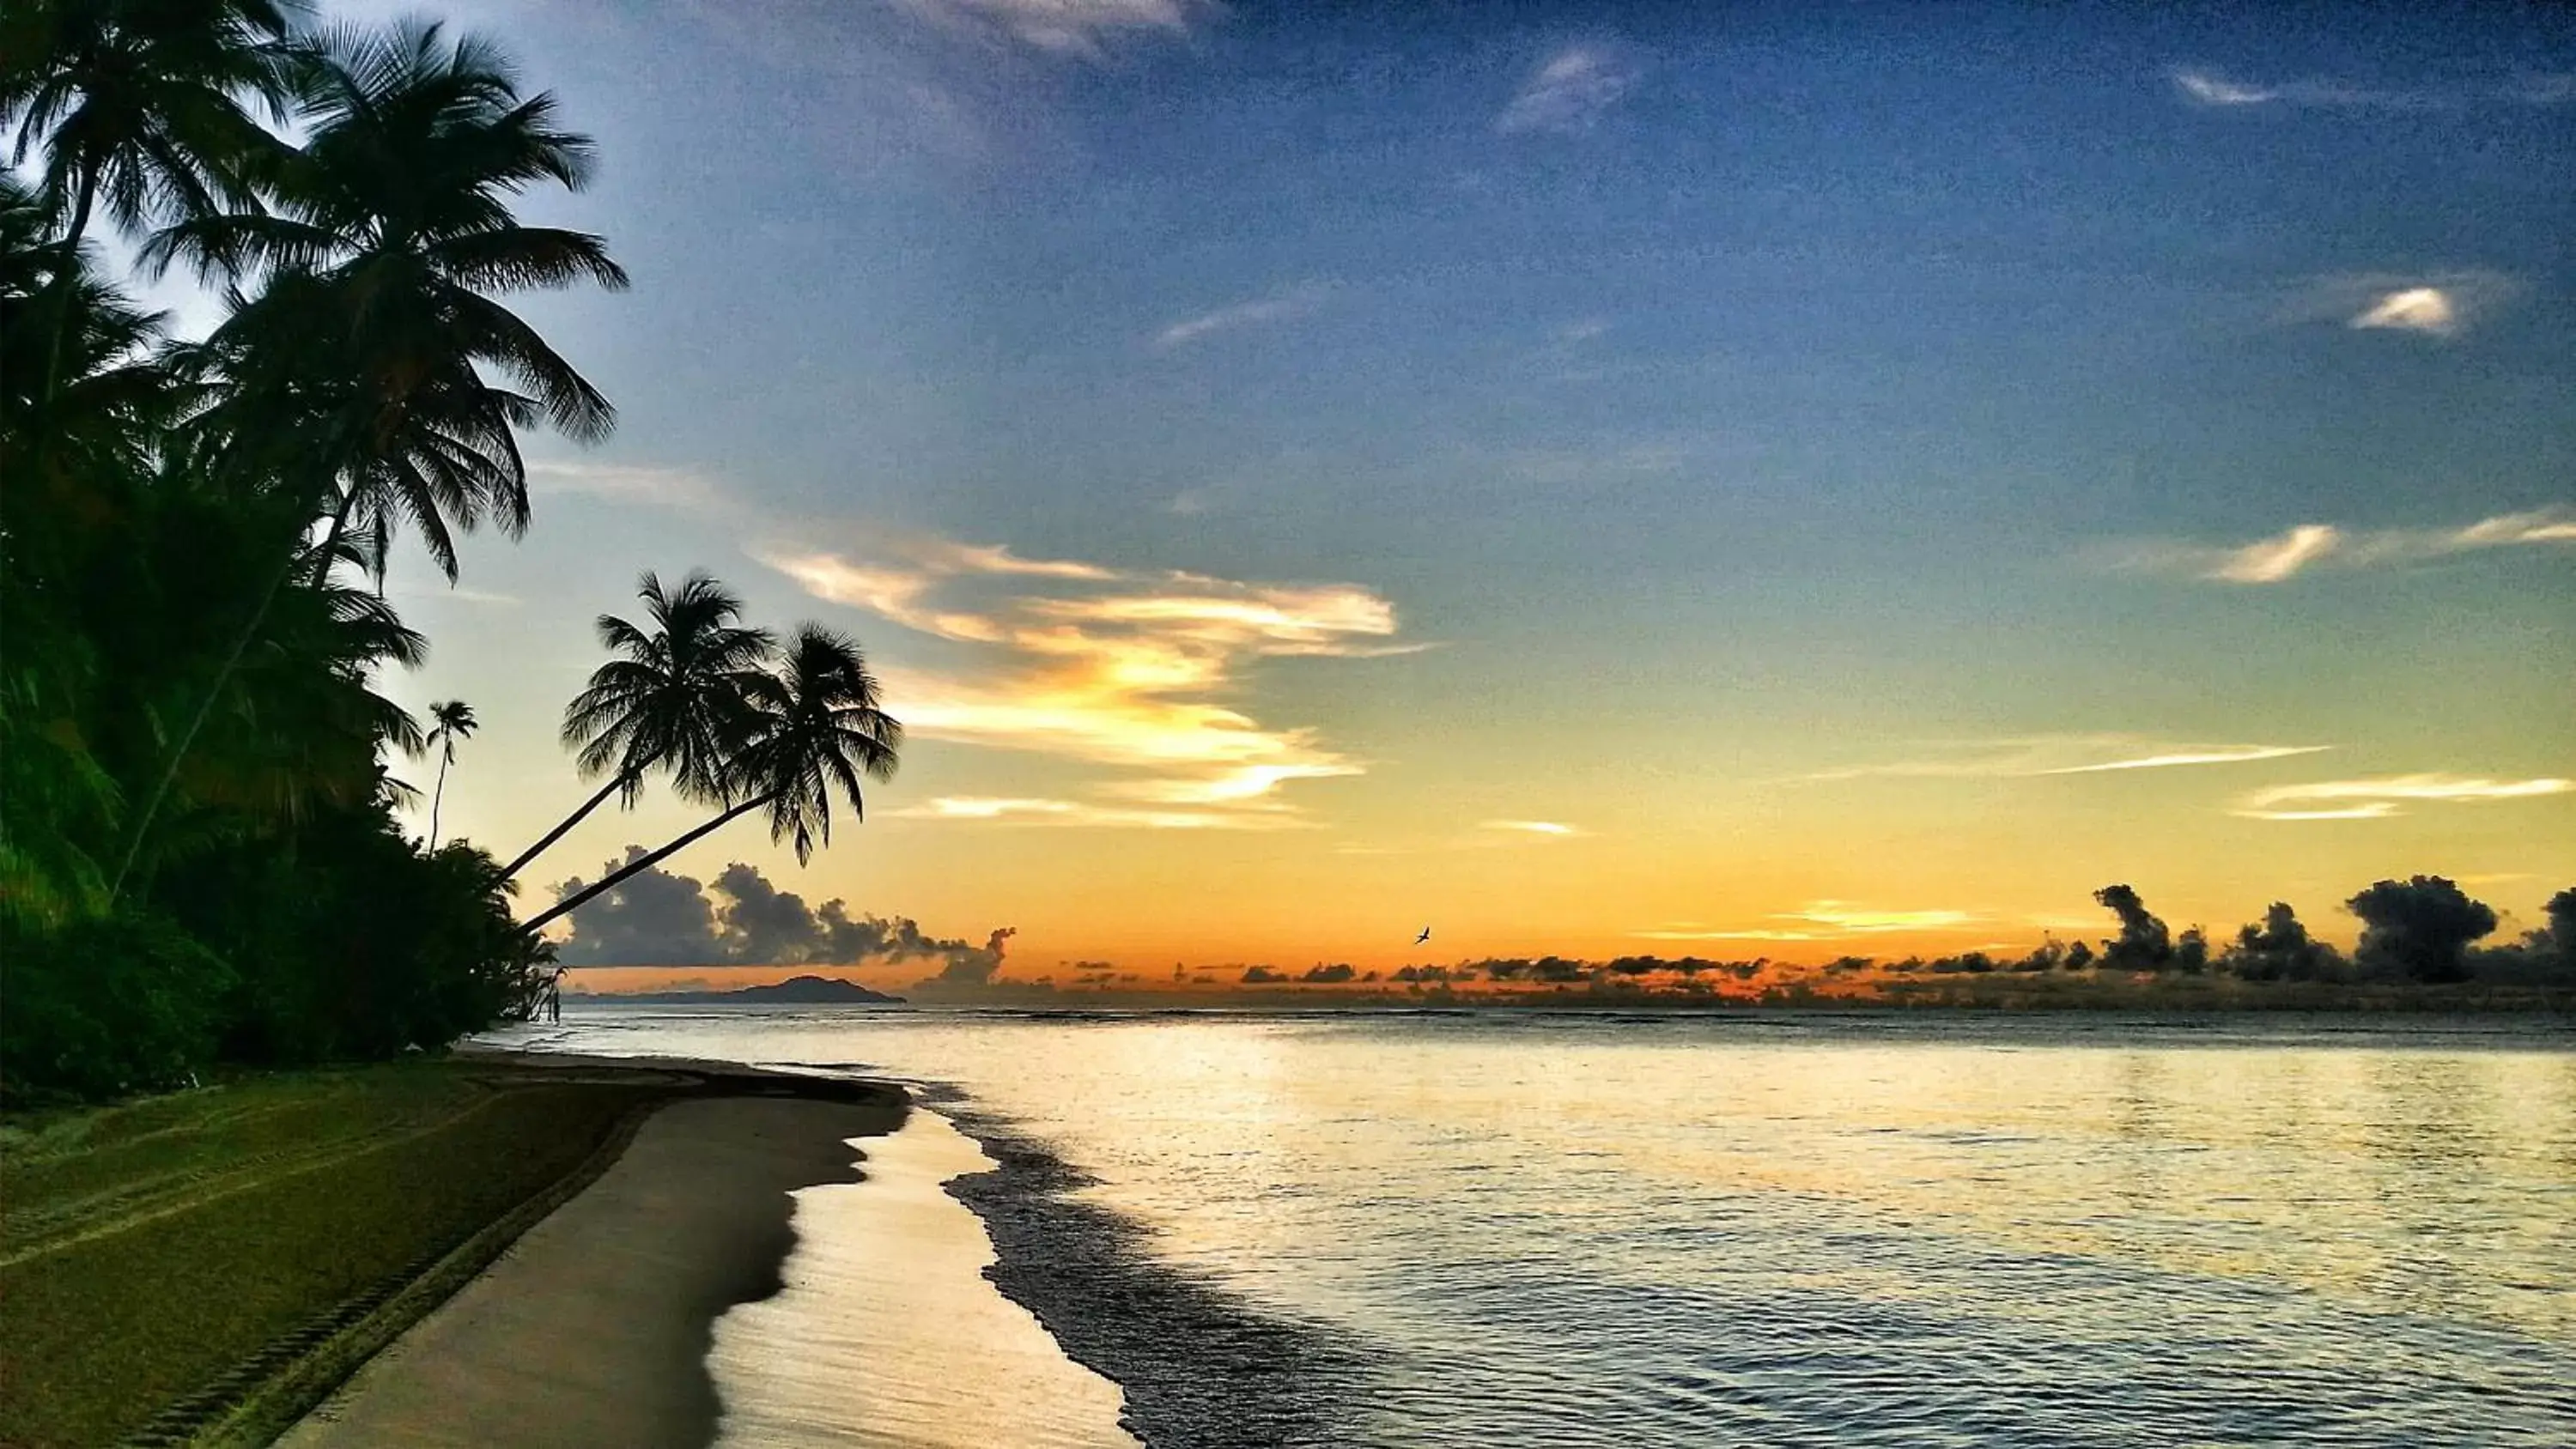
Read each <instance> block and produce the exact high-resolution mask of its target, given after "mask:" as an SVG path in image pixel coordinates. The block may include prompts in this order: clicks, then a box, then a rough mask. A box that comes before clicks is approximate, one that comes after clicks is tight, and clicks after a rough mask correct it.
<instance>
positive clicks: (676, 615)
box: [501, 571, 778, 881]
mask: <svg viewBox="0 0 2576 1449" xmlns="http://www.w3.org/2000/svg"><path fill="white" fill-rule="evenodd" d="M635 592H636V596H637V597H638V598H641V599H642V600H643V601H644V610H645V617H646V626H644V627H639V626H637V625H634V624H630V623H628V622H627V621H626V620H624V619H621V618H619V617H617V616H616V615H614V614H602V615H600V616H599V642H600V644H601V645H602V646H603V647H605V648H607V649H610V650H612V651H614V652H615V653H616V654H617V655H618V656H619V657H617V658H613V659H611V660H609V661H608V662H607V663H605V664H602V665H601V666H599V667H598V668H597V669H595V670H592V671H591V675H590V683H589V685H588V686H587V687H585V688H584V689H583V690H582V692H581V693H579V694H577V695H575V696H573V701H572V703H571V704H570V705H568V706H566V707H565V709H564V723H563V741H564V744H565V745H567V746H569V747H571V748H574V749H578V750H579V751H580V754H579V756H578V757H577V758H578V760H579V763H580V766H581V772H582V775H583V776H584V777H585V778H596V777H598V776H600V775H606V776H607V777H608V781H607V783H606V784H604V785H602V786H600V787H599V790H598V792H597V793H595V794H593V795H592V796H591V797H590V798H589V799H587V800H584V801H583V802H582V803H581V805H580V807H579V808H577V809H575V810H574V811H573V812H572V814H570V815H568V816H565V817H564V820H563V823H562V824H560V825H557V826H556V827H555V828H554V829H552V830H549V831H547V832H546V834H545V837H544V838H543V839H541V840H539V841H538V842H537V843H536V844H534V845H531V846H529V847H528V848H527V849H526V850H525V851H522V852H521V853H520V855H519V858H518V859H516V860H513V861H511V862H510V863H509V864H508V865H507V866H504V867H503V868H502V870H501V879H503V880H505V881H506V880H509V879H511V878H513V877H515V876H516V875H518V873H519V872H520V871H521V870H522V869H524V868H525V867H526V866H527V864H528V862H530V861H532V860H534V859H536V858H537V857H538V856H540V855H542V854H544V853H545V851H546V849H547V848H548V847H550V846H552V845H553V844H554V843H555V842H556V841H558V840H561V839H563V837H564V833H565V832H566V831H569V830H571V829H572V828H573V827H574V826H576V825H579V824H580V823H581V822H582V821H583V819H584V818H586V817H587V816H589V814H590V813H591V812H592V811H594V810H596V809H598V808H599V807H600V806H601V805H603V804H606V803H607V801H608V797H609V796H611V795H617V796H620V797H622V798H623V801H624V803H625V804H626V805H627V806H628V807H629V808H632V807H633V805H634V803H635V800H636V797H637V796H639V795H641V794H642V793H643V790H644V777H645V776H646V775H647V774H649V773H651V772H652V771H654V770H657V769H658V770H665V771H668V772H669V773H670V776H671V782H672V784H673V785H674V786H675V787H676V788H677V789H678V790H679V792H680V796H681V798H682V799H685V800H689V801H691V802H693V803H698V804H715V803H717V802H720V801H722V800H723V799H724V797H725V780H726V775H725V769H726V762H727V761H729V760H730V759H731V758H732V757H733V754H734V752H735V750H736V749H738V748H739V747H740V745H741V742H742V740H743V739H744V738H745V737H746V735H747V734H748V731H749V729H750V722H751V718H752V709H751V705H750V697H751V694H752V692H753V691H754V690H755V689H757V688H758V687H759V686H760V682H761V681H762V680H764V679H766V678H767V677H768V676H767V674H766V673H765V672H764V671H765V669H766V667H767V666H768V664H769V663H770V661H771V659H772V658H773V657H774V656H775V655H776V653H777V650H778V640H777V639H776V637H774V636H773V635H771V634H770V632H769V631H768V630H766V629H752V628H745V627H743V626H742V625H740V624H737V623H735V622H734V621H735V620H737V619H739V618H741V617H742V599H741V598H740V597H739V596H738V595H736V594H735V593H734V592H733V591H732V590H730V589H728V588H726V587H725V586H724V585H722V584H720V583H717V582H716V581H715V580H714V579H713V578H711V577H709V576H708V575H706V574H705V573H702V572H697V571H692V572H691V573H689V575H688V576H687V577H685V578H683V579H681V580H680V585H679V587H678V588H676V589H665V588H663V586H662V580H661V579H660V577H659V576H657V575H655V574H652V573H647V574H645V575H644V578H643V581H642V582H641V583H640V584H639V585H638V586H637V588H636V591H635Z"/></svg>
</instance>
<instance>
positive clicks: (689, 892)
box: [555, 845, 1012, 984]
mask: <svg viewBox="0 0 2576 1449" xmlns="http://www.w3.org/2000/svg"><path fill="white" fill-rule="evenodd" d="M644 854H645V851H644V848H643V847H642V846H640V845H630V846H628V847H627V848H626V858H625V860H623V861H609V862H607V863H605V864H604V865H602V866H601V867H600V873H601V874H603V875H605V874H607V873H609V872H611V871H614V870H617V869H619V868H620V867H621V866H623V865H626V864H630V863H632V862H634V861H636V860H638V859H640V858H641V857H642V856H643V855H644ZM583 884H584V883H583V881H582V880H581V879H580V878H579V877H575V878H573V879H571V880H568V881H565V882H564V883H563V884H561V885H559V886H557V887H555V898H556V899H557V900H561V899H563V898H564V897H566V896H569V895H572V894H574V893H575V892H577V891H579V890H581V889H582V887H583ZM570 921H571V925H572V934H571V935H570V936H568V937H566V938H565V939H564V940H563V941H561V942H560V943H558V944H557V946H556V951H555V954H556V959H557V960H559V961H561V962H562V963H563V964H565V965H567V966H807V965H811V966H856V965H864V964H871V963H883V962H900V961H935V962H938V963H940V969H939V972H938V975H937V976H936V977H934V978H933V979H935V980H943V981H950V982H960V981H962V982H967V983H970V984H972V983H980V982H983V981H985V980H988V979H989V978H990V977H991V976H992V974H993V973H994V972H995V971H996V970H998V969H1000V967H1001V964H1002V943H1003V942H1004V941H1006V940H1008V939H1009V938H1010V936H1011V935H1012V931H1011V929H1010V928H1009V927H1007V926H1006V927H1003V928H1002V929H1000V930H997V931H994V932H992V933H991V934H990V935H988V936H986V937H985V939H984V942H983V944H981V945H977V944H975V943H974V942H971V941H968V940H964V939H962V938H961V939H955V940H949V939H942V938H940V937H936V936H932V935H929V934H928V933H926V932H924V931H923V930H922V929H921V926H920V925H919V923H917V922H915V921H913V920H911V919H909V918H907V917H902V916H893V917H880V916H868V915H859V916H854V915H852V914H850V910H849V906H848V904H847V903H846V902H843V901H840V900H829V901H825V902H824V903H823V904H822V906H821V907H819V908H815V907H809V906H808V905H806V903H805V898H804V897H803V896H800V895H798V894H796V893H795V892H793V891H782V890H780V889H778V888H777V887H776V886H775V885H774V884H772V883H771V882H770V880H769V879H768V877H766V876H764V875H762V874H761V873H760V870H759V869H758V868H757V867H755V866H750V865H746V864H743V863H742V862H740V861H736V862H734V863H733V864H731V865H728V866H726V867H725V869H724V872H723V873H722V874H721V875H718V876H717V877H716V879H715V882H714V884H713V887H712V888H710V887H709V886H707V885H706V884H704V883H702V882H700V881H698V880H697V879H695V878H694V877H691V876H685V875H680V874H677V873H676V872H673V871H669V870H665V869H663V868H662V867H660V866H658V865H657V866H653V867H651V868H649V869H646V870H642V871H638V872H636V873H635V874H634V875H631V876H629V877H627V878H626V879H625V880H623V881H620V882H619V883H618V884H617V885H616V886H615V887H614V888H613V889H610V890H608V891H605V892H603V893H601V894H600V895H598V896H597V897H595V898H593V899H592V900H591V901H590V902H589V903H588V904H586V905H584V906H582V907H581V908H580V909H579V910H576V911H574V912H573V913H572V915H571V917H570Z"/></svg>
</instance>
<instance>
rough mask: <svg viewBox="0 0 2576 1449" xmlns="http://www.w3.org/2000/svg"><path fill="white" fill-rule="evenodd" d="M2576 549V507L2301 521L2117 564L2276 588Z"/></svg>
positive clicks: (2148, 548)
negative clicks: (2400, 523) (2491, 555)
mask: <svg viewBox="0 0 2576 1449" xmlns="http://www.w3.org/2000/svg"><path fill="white" fill-rule="evenodd" d="M2571 544H2576V508H2571V507H2566V506H2553V507H2548V508H2534V509H2530V510H2527V511H2525V512H2521V513H2500V514H2497V515H2495V516H2494V517H2492V518H2482V519H2480V520H2478V521H2477V522H2475V523H2471V524H2466V525H2464V526H2461V527H2458V528H2387V529H2372V530H2348V529H2344V528H2340V527H2338V526H2336V525H2334V524H2331V523H2302V524H2298V525H2296V526H2294V527H2291V528H2288V529H2284V530H2283V531H2281V532H2280V533H2276V534H2273V535H2272V536H2271V537H2269V538H2258V539H2256V540H2254V541H2253V542H2251V543H2244V544H2236V545H2232V546H2231V545H2223V544H2222V545H2207V544H2188V543H2153V544H2144V545H2139V546H2136V547H2133V548H2130V549H2127V550H2125V551H2124V552H2122V553H2121V554H2119V555H2118V556H2116V557H2115V558H2114V559H2113V561H2112V562H2113V565H2114V566H2115V567H2119V568H2123V569H2126V570H2129V571H2132V572H2138V573H2162V574H2179V575H2184V576H2187V577H2191V578H2197V579H2203V580H2207V581H2209V582H2212V583H2227V584H2277V583H2282V582H2285V581H2287V580H2289V579H2293V578H2296V577H2298V576H2299V575H2300V574H2302V573H2305V572H2307V571H2309V570H2311V569H2317V568H2332V569H2353V568H2367V567H2370V566H2372V565H2389V564H2404V563H2422V562H2426V561H2429V560H2433V559H2441V558H2449V557H2452V556H2455V555H2458V554H2464V553H2477V552H2481V551H2483V550H2486V549H2495V548H2528V547H2546V546H2558V547H2565V546H2567V545H2571Z"/></svg>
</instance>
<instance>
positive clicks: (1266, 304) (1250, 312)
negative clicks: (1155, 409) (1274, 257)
mask: <svg viewBox="0 0 2576 1449" xmlns="http://www.w3.org/2000/svg"><path fill="white" fill-rule="evenodd" d="M1330 290H1331V289H1330V288H1328V287H1326V286H1325V285H1324V284H1323V283H1321V282H1306V283H1302V284H1300V285H1298V286H1295V287H1291V288H1289V289H1288V290H1286V291H1284V292H1274V293H1272V294H1270V295H1269V296H1266V297H1256V298H1254V299H1252V300H1251V301H1248V302H1237V303H1234V304H1233V305H1231V306H1226V307H1219V308H1217V309H1216V310H1215V311H1212V312H1202V313H1200V314H1198V315H1197V316H1195V317H1184V318H1182V319H1181V320H1179V321H1177V322H1173V323H1171V324H1169V325H1168V326H1166V327H1164V328H1163V329H1162V330H1161V331H1159V332H1157V333H1155V334H1154V345H1155V346H1156V347H1159V348H1163V349H1166V350H1168V349H1171V348H1174V347H1186V346H1188V345H1189V344H1190V343H1193V342H1196V341H1198V340H1199V339H1201V338H1203V337H1208V336H1211V335H1213V334H1215V333H1219V332H1231V331H1234V330H1236V329H1238V328H1243V327H1251V326H1255V325H1257V324H1260V323H1263V322H1285V321H1288V320H1289V319H1291V318H1295V317H1303V316H1305V315H1306V314H1308V313H1310V312H1312V311H1314V310H1315V309H1316V308H1317V307H1320V306H1322V305H1323V303H1324V298H1325V296H1326V295H1327V294H1328V293H1329V292H1330Z"/></svg>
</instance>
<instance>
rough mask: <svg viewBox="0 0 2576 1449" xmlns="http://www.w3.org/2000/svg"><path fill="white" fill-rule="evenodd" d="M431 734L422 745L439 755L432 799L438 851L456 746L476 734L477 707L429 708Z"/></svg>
mask: <svg viewBox="0 0 2576 1449" xmlns="http://www.w3.org/2000/svg"><path fill="white" fill-rule="evenodd" d="M429 718H430V720H431V724H430V728H429V733H428V734H426V735H423V736H422V737H421V744H422V745H423V746H424V747H426V748H428V749H433V750H436V751H438V785H437V788H435V789H433V790H432V791H430V795H429V848H430V849H431V850H436V849H438V810H439V807H440V806H441V805H443V804H445V803H446V801H447V767H448V766H450V765H453V764H455V763H456V746H457V744H458V743H459V742H461V741H463V740H466V739H469V738H471V737H472V736H473V734H474V727H475V722H474V706H472V705H470V704H467V703H466V702H465V701H463V700H461V699H442V700H438V701H436V702H434V703H432V704H431V705H430V707H429Z"/></svg>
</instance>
